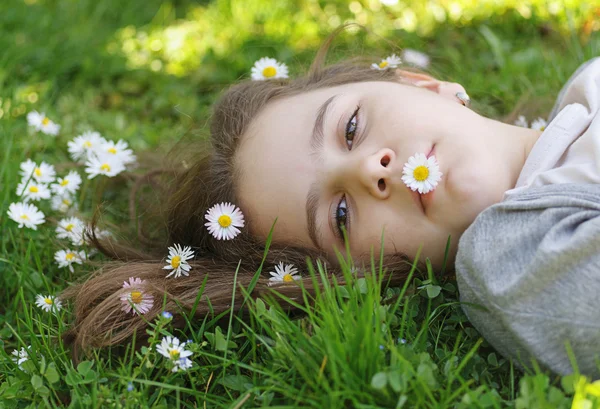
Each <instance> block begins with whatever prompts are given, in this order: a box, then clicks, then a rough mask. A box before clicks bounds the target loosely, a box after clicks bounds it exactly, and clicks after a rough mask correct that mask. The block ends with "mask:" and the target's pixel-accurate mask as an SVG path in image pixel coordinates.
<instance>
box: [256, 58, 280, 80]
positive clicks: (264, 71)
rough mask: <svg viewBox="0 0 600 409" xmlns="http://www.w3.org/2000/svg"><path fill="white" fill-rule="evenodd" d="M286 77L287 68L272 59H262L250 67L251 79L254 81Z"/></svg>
mask: <svg viewBox="0 0 600 409" xmlns="http://www.w3.org/2000/svg"><path fill="white" fill-rule="evenodd" d="M287 77H288V68H287V66H286V65H285V64H284V63H280V62H278V61H277V60H276V59H274V58H269V57H263V58H261V59H260V60H258V61H256V62H255V63H254V66H253V67H252V79H253V80H255V81H261V80H268V79H271V78H287Z"/></svg>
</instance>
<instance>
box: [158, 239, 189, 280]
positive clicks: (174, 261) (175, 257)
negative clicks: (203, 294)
mask: <svg viewBox="0 0 600 409" xmlns="http://www.w3.org/2000/svg"><path fill="white" fill-rule="evenodd" d="M192 258H194V252H193V251H192V248H191V247H188V246H186V247H183V248H181V246H180V245H179V244H175V245H174V247H169V258H168V259H167V265H166V266H164V267H163V270H173V271H171V272H170V273H169V274H168V275H167V277H170V276H172V275H173V274H175V278H178V277H181V275H182V274H183V275H185V276H189V275H190V273H189V271H190V270H191V269H192V266H190V265H189V263H188V262H187V261H188V260H190V259H192Z"/></svg>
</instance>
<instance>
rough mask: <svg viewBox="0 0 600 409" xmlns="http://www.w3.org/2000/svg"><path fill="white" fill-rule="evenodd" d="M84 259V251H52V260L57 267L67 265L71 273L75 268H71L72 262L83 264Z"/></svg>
mask: <svg viewBox="0 0 600 409" xmlns="http://www.w3.org/2000/svg"><path fill="white" fill-rule="evenodd" d="M85 259H86V256H85V252H83V251H75V250H69V249H67V250H58V251H57V252H56V253H54V260H55V261H56V263H57V264H58V267H60V268H63V267H68V268H69V270H70V271H71V273H73V272H74V271H75V270H74V269H73V263H77V264H83V261H84V260H85Z"/></svg>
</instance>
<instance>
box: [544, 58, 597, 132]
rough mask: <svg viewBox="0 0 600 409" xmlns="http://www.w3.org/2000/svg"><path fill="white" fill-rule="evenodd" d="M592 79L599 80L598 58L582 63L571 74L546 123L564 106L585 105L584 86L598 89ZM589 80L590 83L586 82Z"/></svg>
mask: <svg viewBox="0 0 600 409" xmlns="http://www.w3.org/2000/svg"><path fill="white" fill-rule="evenodd" d="M594 78H600V57H595V58H592V59H590V60H588V61H586V62H584V63H583V64H581V65H580V66H579V67H578V68H577V69H576V70H575V72H574V73H573V74H571V76H570V77H569V79H568V80H567V82H566V83H565V85H563V87H562V89H561V90H560V92H559V94H558V97H557V98H556V102H555V103H554V107H553V108H552V111H551V112H550V115H549V117H548V122H550V121H552V120H553V119H554V117H555V116H556V115H557V114H558V112H559V111H560V110H561V109H562V108H564V107H565V106H566V105H568V104H572V103H575V102H578V103H585V100H584V96H583V94H584V93H583V92H581V91H583V90H584V89H585V87H586V86H594V85H596V86H598V87H600V83H597V82H596V81H594ZM589 79H591V80H592V81H591V82H590V81H588V80H589ZM573 91H575V92H573Z"/></svg>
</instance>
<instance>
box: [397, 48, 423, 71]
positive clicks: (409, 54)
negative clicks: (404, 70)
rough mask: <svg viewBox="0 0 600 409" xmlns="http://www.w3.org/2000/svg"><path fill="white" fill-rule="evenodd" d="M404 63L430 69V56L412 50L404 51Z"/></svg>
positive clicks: (406, 49)
mask: <svg viewBox="0 0 600 409" xmlns="http://www.w3.org/2000/svg"><path fill="white" fill-rule="evenodd" d="M402 61H404V62H405V63H408V64H411V65H414V66H415V67H419V68H423V69H425V68H427V67H429V56H428V55H427V54H425V53H422V52H420V51H417V50H413V49H411V48H405V49H404V50H402Z"/></svg>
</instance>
